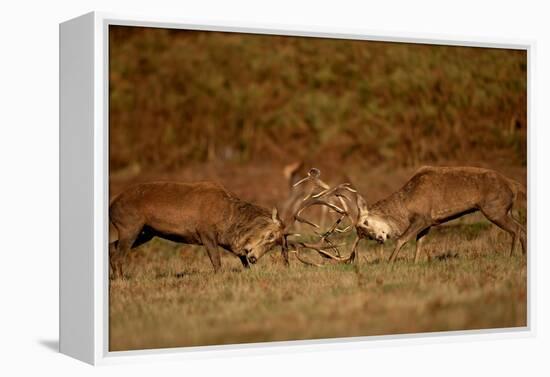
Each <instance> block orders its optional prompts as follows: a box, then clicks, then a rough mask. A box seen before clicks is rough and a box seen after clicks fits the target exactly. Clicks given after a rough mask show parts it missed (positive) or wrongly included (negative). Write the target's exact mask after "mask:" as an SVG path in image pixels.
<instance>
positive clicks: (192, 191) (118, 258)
mask: <svg viewBox="0 0 550 377" xmlns="http://www.w3.org/2000/svg"><path fill="white" fill-rule="evenodd" d="M109 220H110V226H109V229H110V237H109V242H110V245H109V250H110V255H111V257H110V259H111V262H112V264H111V266H112V267H113V270H115V271H117V272H119V273H120V274H121V273H122V271H121V262H122V259H123V257H124V256H125V254H126V253H127V252H128V250H129V249H131V248H134V247H137V246H139V245H142V244H144V243H145V242H148V241H149V240H151V239H152V238H153V237H155V236H157V237H161V238H165V239H168V240H172V241H175V242H182V243H186V244H195V245H204V246H205V248H206V250H207V252H208V256H209V257H210V260H211V261H212V264H213V266H214V269H215V270H216V271H217V270H218V269H219V268H220V266H221V262H220V256H219V251H218V246H221V247H222V248H224V249H226V250H228V251H230V252H232V253H233V254H235V255H237V256H238V257H239V259H240V260H241V262H242V263H243V265H244V266H245V267H248V262H249V261H250V262H252V263H255V262H256V261H257V260H258V259H259V258H260V257H261V256H262V255H263V254H264V253H265V252H266V251H268V250H269V249H271V248H272V247H273V246H275V244H276V243H279V242H281V241H280V240H281V239H282V234H283V233H282V232H283V230H282V223H281V221H280V220H279V219H278V218H277V217H276V213H273V214H272V213H271V212H270V211H268V210H267V209H265V208H262V207H260V206H257V205H255V204H251V203H247V202H244V201H242V200H240V199H239V198H237V197H236V196H235V195H233V194H232V193H230V192H228V191H227V190H226V189H225V188H223V187H222V186H221V185H219V184H216V183H212V182H198V183H178V182H152V183H144V184H140V185H137V186H134V187H131V188H129V189H128V190H126V191H124V192H123V193H121V194H120V195H118V196H116V197H115V198H114V199H113V201H112V202H111V205H110V208H109Z"/></svg>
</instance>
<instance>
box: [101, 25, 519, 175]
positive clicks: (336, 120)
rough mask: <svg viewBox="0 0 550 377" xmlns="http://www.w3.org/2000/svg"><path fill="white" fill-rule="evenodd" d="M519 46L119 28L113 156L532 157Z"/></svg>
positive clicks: (414, 160)
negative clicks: (473, 45) (514, 48)
mask: <svg viewBox="0 0 550 377" xmlns="http://www.w3.org/2000/svg"><path fill="white" fill-rule="evenodd" d="M526 67H527V57H526V53H525V52H524V51H516V50H504V49H488V48H469V47H468V48H466V47H450V46H436V45H418V44H405V43H386V42H369V41H350V40H336V39H321V38H303V37H281V36H265V35H252V34H240V33H218V32H195V31H181V30H168V29H155V28H136V27H122V26H116V27H113V26H111V27H110V168H111V171H112V172H115V171H119V170H123V169H142V168H151V167H153V168H155V169H159V170H174V169H179V168H181V167H184V166H186V165H187V164H190V163H197V162H198V163H200V162H206V161H214V160H221V161H228V162H236V163H240V162H242V163H247V162H250V161H253V160H254V159H262V160H267V161H281V162H288V161H290V160H295V159H297V158H303V157H306V156H307V157H308V158H319V157H323V158H330V159H333V160H335V161H340V162H349V163H353V164H379V163H384V164H388V165H389V166H394V167H397V166H400V167H409V166H416V165H418V164H422V163H437V162H442V161H472V160H477V161H483V160H491V161H496V160H498V161H506V163H508V164H511V165H525V163H526V148H527V143H526V137H527V136H526V135H527V133H526V127H527V124H526V123H527V120H526V112H527V104H526V98H527V90H526V88H527V74H526Z"/></svg>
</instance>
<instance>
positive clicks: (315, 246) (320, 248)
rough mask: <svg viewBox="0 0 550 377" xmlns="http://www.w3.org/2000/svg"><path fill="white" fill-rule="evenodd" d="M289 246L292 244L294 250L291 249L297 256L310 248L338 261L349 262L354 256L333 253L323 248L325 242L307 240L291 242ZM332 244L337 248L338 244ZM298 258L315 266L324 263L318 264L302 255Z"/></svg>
mask: <svg viewBox="0 0 550 377" xmlns="http://www.w3.org/2000/svg"><path fill="white" fill-rule="evenodd" d="M289 246H292V247H293V248H294V250H290V252H295V253H296V256H297V257H298V255H299V252H300V251H301V250H302V249H310V250H315V251H316V252H318V253H319V254H320V255H321V256H323V257H325V258H329V259H333V260H335V261H338V262H346V263H347V262H349V261H350V260H351V258H352V256H351V255H350V256H348V257H345V258H344V257H341V256H337V255H333V254H332V253H330V252H329V251H327V250H325V249H324V248H323V242H317V243H314V244H311V243H307V242H289ZM330 246H331V248H334V249H335V250H337V248H336V245H330ZM340 246H342V245H340ZM298 259H299V260H300V261H301V262H303V263H306V264H311V265H315V266H322V265H319V264H316V263H313V262H308V261H304V260H303V258H300V257H298Z"/></svg>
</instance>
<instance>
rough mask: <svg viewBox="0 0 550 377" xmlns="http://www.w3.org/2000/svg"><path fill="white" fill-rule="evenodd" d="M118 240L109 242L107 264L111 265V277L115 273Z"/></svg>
mask: <svg viewBox="0 0 550 377" xmlns="http://www.w3.org/2000/svg"><path fill="white" fill-rule="evenodd" d="M117 245H118V240H117V241H115V242H111V243H110V244H109V266H110V267H111V271H112V276H113V278H114V277H115V276H116V274H117V270H116V263H115V258H116V257H117V256H118V250H117V249H118V247H117Z"/></svg>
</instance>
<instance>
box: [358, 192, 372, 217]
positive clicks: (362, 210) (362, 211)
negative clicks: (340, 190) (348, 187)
mask: <svg viewBox="0 0 550 377" xmlns="http://www.w3.org/2000/svg"><path fill="white" fill-rule="evenodd" d="M357 210H358V211H359V217H365V216H367V215H368V214H369V210H368V208H367V201H366V200H365V198H363V197H362V196H361V195H359V194H357Z"/></svg>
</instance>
